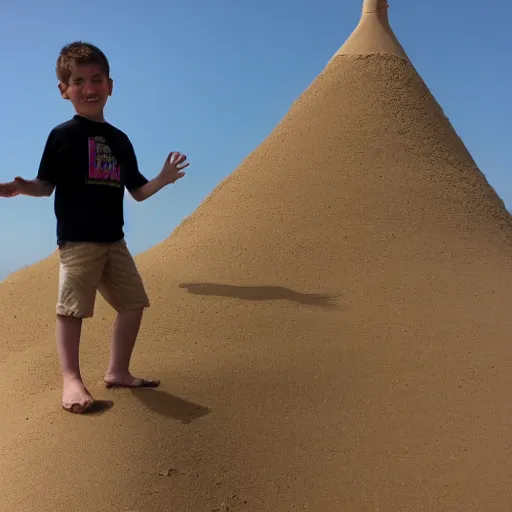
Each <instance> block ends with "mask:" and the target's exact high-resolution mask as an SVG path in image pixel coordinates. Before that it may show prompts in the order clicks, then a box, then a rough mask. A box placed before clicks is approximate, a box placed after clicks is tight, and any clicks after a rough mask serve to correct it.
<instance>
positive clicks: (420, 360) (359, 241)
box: [0, 55, 512, 512]
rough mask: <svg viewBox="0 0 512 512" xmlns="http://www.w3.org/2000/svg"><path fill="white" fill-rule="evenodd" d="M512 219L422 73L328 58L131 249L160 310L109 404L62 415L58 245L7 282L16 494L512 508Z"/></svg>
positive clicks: (22, 506) (171, 505)
mask: <svg viewBox="0 0 512 512" xmlns="http://www.w3.org/2000/svg"><path fill="white" fill-rule="evenodd" d="M511 249H512V221H511V216H510V214H509V213H507V212H506V210H505V207H504V206H503V203H502V202H501V200H500V199H499V198H498V197H497V196H496V194H495V192H494V191H493V190H492V189H491V187H490V186H489V185H488V184H487V181H486V180H485V177H484V176H483V174H482V173H481V172H480V171H479V170H478V169H477V167H476V165H475V163H474V162H473V160H472V159H471V157H470V156H469V154H468V153H467V151H466V149H465V147H464V145H463V144H462V142H461V141H460V140H459V138H458V137H457V135H456V133H455V132H454V131H453V128H452V127H451V125H450V124H449V122H448V120H447V119H446V118H445V116H444V114H443V112H442V110H441V108H440V107H439V106H438V105H437V103H436V102H435V100H434V99H433V98H432V96H431V94H430V92H429V91H428V89H427V88H426V87H425V85H424V83H423V82H422V81H421V79H420V78H419V77H418V76H417V74H416V72H415V70H414V68H413V67H412V66H411V65H410V64H409V63H408V62H406V61H405V60H403V59H400V58H398V57H396V56H391V55H372V56H359V57H358V56H343V55H339V56H337V57H336V58H335V59H333V60H332V61H331V62H330V64H329V65H328V66H327V68H326V69H325V70H324V72H323V73H321V74H320V76H319V77H318V78H317V79H316V80H315V81H314V83H313V84H312V85H311V87H310V88H309V89H308V90H307V91H306V92H305V93H304V94H303V95H302V96H301V97H300V98H299V99H298V100H297V101H296V102H295V103H294V105H293V106H292V108H291V109H290V111H289V112H288V114H287V115H286V116H285V118H284V119H283V120H282V122H281V123H280V124H279V125H278V126H277V127H276V129H275V131H274V132H273V133H272V134H271V135H270V136H269V138H268V139H267V140H266V141H265V142H264V143H263V144H262V145H261V146H260V147H259V148H258V149H257V150H256V151H255V152H254V153H253V154H251V155H249V156H248V157H247V159H246V160H245V161H244V162H242V164H241V165H240V167H239V169H237V171H236V172H235V173H234V174H232V175H231V176H230V177H229V178H228V179H226V180H225V181H224V182H223V183H221V184H220V185H219V187H218V188H217V189H216V190H215V191H214V193H213V194H212V195H211V196H210V197H209V198H208V199H207V200H206V201H205V202H204V203H203V204H202V205H201V206H200V207H199V208H198V209H197V211H196V212H195V213H194V214H193V215H192V216H191V217H189V218H188V219H187V220H186V221H185V222H184V223H183V224H182V225H181V226H180V227H179V228H178V229H177V230H175V232H174V233H173V234H172V236H171V237H170V238H169V239H168V240H166V241H164V242H163V243H162V244H160V245H158V246H157V247H155V248H153V249H151V250H150V251H148V252H147V253H144V254H143V255H141V256H140V257H138V258H137V263H138V265H139V268H140V271H141V273H142V275H143V277H144V279H145V282H146V284H147V288H148V292H149V294H150V298H151V300H152V307H151V308H150V309H149V310H148V311H147V314H146V316H145V318H144V324H143V327H142V330H141V334H140V339H139V343H138V345H137V347H136V351H135V354H134V363H133V370H134V371H135V372H138V373H143V374H144V375H145V376H149V377H155V378H161V379H162V381H163V383H162V386H161V388H159V389H158V390H139V391H128V390H116V391H107V390H105V389H103V387H102V386H101V379H102V375H103V372H104V370H105V367H106V364H107V361H108V349H109V336H110V329H111V322H112V320H113V318H114V317H113V313H112V312H111V311H110V310H109V309H108V307H107V306H106V305H105V303H104V302H103V301H102V299H101V298H99V299H98V303H97V308H96V314H95V318H94V319H93V320H90V321H88V322H87V323H86V324H85V332H84V336H83V345H82V354H83V355H82V366H83V373H84V376H85V379H86V384H87V385H88V386H89V387H90V389H91V391H92V392H93V394H94V395H95V396H96V398H98V399H103V400H108V401H112V402H113V404H110V405H108V404H106V407H105V410H103V411H100V412H98V414H94V415H88V416H77V415H72V414H69V413H66V412H64V411H62V410H61V409H60V393H61V390H60V376H59V373H58V362H57V356H56V352H55V348H54V308H55V298H56V292H57V259H56V257H55V256H51V257H50V258H48V259H47V260H45V261H42V262H40V263H38V264H36V265H34V266H33V267H30V268H28V269H25V270H23V271H21V272H18V273H17V274H14V275H13V276H11V277H10V278H8V279H7V280H6V282H5V283H4V284H3V285H2V287H1V288H0V303H1V304H2V305H3V312H2V315H1V317H0V332H1V343H0V387H1V389H2V394H1V396H0V413H1V414H0V416H1V418H2V419H1V420H0V461H1V464H0V489H1V490H2V492H1V494H0V508H1V510H6V511H9V512H21V511H23V512H36V511H37V512H45V511H48V512H50V511H51V512H69V511H73V512H81V511H84V512H100V511H101V512H105V511H116V512H117V511H130V512H170V511H176V512H188V511H190V512H203V511H205V512H213V511H218V512H219V511H220V512H227V511H228V510H229V511H232V512H236V511H255V512H264V511H273V512H281V511H282V512H292V511H304V510H308V511H314V512H341V511H343V512H352V511H353V512H366V511H372V512H376V511H380V512H388V511H389V512H397V511H408V512H412V511H423V510H424V511H443V512H444V511H461V512H462V511H464V512H467V511H493V512H501V511H503V512H505V511H510V510H511V508H512V448H511V443H510V425H511V422H512V401H511V396H512V376H511V374H510V367H511V364H512V343H511V339H510V333H511V332H512V315H511V314H510V310H511V306H512V298H511V289H512V252H511Z"/></svg>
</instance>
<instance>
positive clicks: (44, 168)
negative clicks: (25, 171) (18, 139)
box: [37, 130, 61, 185]
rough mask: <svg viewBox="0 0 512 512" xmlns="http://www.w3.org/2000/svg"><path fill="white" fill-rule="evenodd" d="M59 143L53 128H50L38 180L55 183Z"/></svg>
mask: <svg viewBox="0 0 512 512" xmlns="http://www.w3.org/2000/svg"><path fill="white" fill-rule="evenodd" d="M59 150H60V145H59V140H58V137H57V133H56V131H55V130H52V131H51V132H50V134H49V135H48V138H47V139H46V144H45V146H44V150H43V154H42V156H41V161H40V162H39V169H38V171H37V177H38V178H39V179H40V180H44V181H47V182H49V183H51V184H52V185H57V183H58V182H59V175H60V167H61V165H60V161H61V159H60V154H59Z"/></svg>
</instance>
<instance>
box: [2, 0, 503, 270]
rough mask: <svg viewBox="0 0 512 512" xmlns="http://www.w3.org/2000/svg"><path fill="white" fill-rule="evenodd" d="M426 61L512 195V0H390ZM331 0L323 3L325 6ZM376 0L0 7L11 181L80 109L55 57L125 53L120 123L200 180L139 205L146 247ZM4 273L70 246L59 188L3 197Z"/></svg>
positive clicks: (264, 126)
mask: <svg viewBox="0 0 512 512" xmlns="http://www.w3.org/2000/svg"><path fill="white" fill-rule="evenodd" d="M390 3H391V9H390V19H391V22H392V25H393V28H394V30H395V32H396V34H397V35H398V37H399V39H400V41H401V42H402V44H403V46H404V47H405V49H406V51H407V52H408V54H409V56H410V57H411V59H412V61H413V62H414V64H415V66H416V68H417V69H418V70H419V72H420V73H421V74H422V76H423V78H424V79H425V81H426V82H427V84H428V86H429V87H430V88H431V90H432V92H433V93H434V94H435V95H436V97H437V99H438V100H439V102H440V103H441V104H442V106H443V108H444V110H445V112H446V113H447V115H448V117H449V118H450V119H451V121H452V123H453V124H454V126H455V128H456V129H457V131H458V133H459V134H460V135H461V136H462V137H463V139H464V141H465V143H466V145H467V146H468V148H469V150H470V151H471V153H472V155H473V157H474V158H475V160H476V161H477V163H478V165H479V166H480V168H481V169H482V171H483V172H484V173H485V174H486V176H487V179H488V180H489V181H490V183H491V184H492V185H493V187H494V188H495V189H496V190H497V192H498V193H499V195H500V196H501V197H502V198H503V199H504V201H505V203H506V204H507V206H509V207H510V206H512V187H511V185H512V178H511V173H510V172H507V171H509V162H510V159H509V155H508V152H506V150H505V148H506V147H507V145H508V144H509V143H510V134H511V133H512V132H511V130H510V125H509V120H510V118H511V117H512V100H511V98H512V97H511V96H510V84H511V82H512V71H511V66H510V65H509V61H510V59H509V54H508V53H507V50H509V49H510V48H512V32H511V31H510V27H509V20H510V18H511V16H512V4H511V3H510V2H509V0H494V1H493V2H481V1H477V0H466V1H463V0H450V1H449V2H447V1H446V0H429V1H428V2H411V1H410V0H390ZM315 4H316V5H315ZM361 5H362V1H361V0H350V1H348V0H318V2H311V1H310V0H308V1H306V0H294V1H292V0H272V1H271V0H260V1H259V2H246V1H240V0H219V1H217V2H213V1H212V0H187V1H172V2H169V1H168V2H164V1H163V0H160V1H158V0H145V1H144V2H141V1H140V0H136V1H135V0H125V1H123V2H121V1H119V0H115V1H114V0H110V1H107V0H102V1H101V2H100V1H98V0H89V1H88V2H85V3H84V2H62V1H61V0H59V1H57V0H47V1H46V2H40V1H39V0H37V1H36V0H25V1H24V2H2V3H1V5H0V47H1V48H2V79H1V80H0V98H1V99H2V115H1V116H0V135H1V136H0V150H1V155H2V160H1V162H2V164H1V166H0V181H10V180H11V179H12V178H13V177H14V176H16V175H18V174H19V175H21V176H23V177H26V178H32V177H34V176H35V174H36V172H37V167H38V164H39V160H40V157H41V151H42V149H43V146H44V143H45V140H46V137H47V135H48V132H49V131H50V130H51V128H52V127H53V126H55V125H56V124H59V123H60V122H62V121H64V120H66V119H68V118H69V117H70V116H71V115H72V114H73V111H72V110H71V106H70V104H69V103H68V102H66V101H64V100H62V99H61V98H60V97H59V94H58V91H57V82H56V77H55V60H56V58H57V55H58V52H59V50H60V48H61V47H62V46H63V45H64V44H65V43H68V42H71V41H73V40H76V39H82V40H87V41H90V42H93V43H95V44H97V45H99V46H100V47H101V48H102V49H103V50H104V51H105V52H106V53H107V56H108V57H109V59H110V62H111V69H112V76H113V78H114V95H113V97H112V98H111V99H110V102H109V104H108V106H107V110H106V115H107V119H108V120H109V121H110V122H112V123H113V124H115V125H117V126H119V127H120V128H121V129H123V130H124V131H125V132H127V133H128V135H129V136H130V137H131V139H132V141H133V143H134V146H135V149H136V152H137V157H138V160H139V164H140V167H141V170H142V171H143V173H144V174H146V176H147V177H148V178H151V177H153V176H154V175H155V174H156V173H157V172H158V171H159V170H160V168H161V166H162V163H163V161H164V159H165V157H166V156H167V154H168V153H169V151H171V150H179V151H183V152H186V153H187V155H188V156H189V160H190V163H191V165H190V167H189V168H188V174H187V177H186V178H184V179H183V180H181V181H180V182H179V183H178V184H177V185H176V186H174V187H172V186H171V187H168V188H167V189H165V190H163V191H161V192H160V193H159V194H158V195H157V196H154V197H153V198H151V199H150V200H149V201H147V202H145V203H140V204H139V203H135V202H133V201H126V203H125V222H126V226H125V232H126V237H127V240H128V242H129V244H130V247H131V248H132V250H133V252H134V253H135V254H137V253H140V252H141V251H144V250H146V249H148V248H149V247H151V246H152V245H154V244H156V243H158V242H159V241H161V240H163V239H165V238H166V237H168V236H169V234H170V233H171V232H172V230H173V229H174V228H175V227H176V225H177V224H178V223H179V222H180V221H181V220H182V219H183V218H184V217H186V216H188V215H189V214H190V213H192V212H193V211H194V210H195V208H196V207H197V206H198V205H199V203H200V202H201V201H202V200H203V199H204V198H205V197H206V196H207V195H208V194H209V193H210V192H211V191H212V189H213V188H214V187H215V186H216V185H217V184H218V183H219V182H220V181H221V180H222V179H223V178H224V177H225V176H227V175H228V174H230V173H231V172H232V171H233V170H234V169H235V168H236V167H237V166H238V164H239V163H240V161H241V160H242V159H243V158H244V157H245V156H246V155H247V154H248V153H249V152H251V151H252V150H253V149H254V148H255V147H256V146H257V145H259V144H260V142H261V141H262V140H263V139H264V138H265V137H266V136H267V135H268V133H269V132H270V131H271V130H272V129H273V127H274V126H275V125H276V123H277V122H279V120H280V119H281V118H282V116H283V115H284V114H285V113H286V111H287V110H288V108H289V107H290V105H291V103H292V102H293V101H294V100H295V99H296V98H297V96H299V95H300V94H301V93H302V91H303V90H304V89H305V88H306V87H308V85H309V84H310V83H311V81H312V80H313V79H314V78H315V77H316V75H317V74H318V73H319V72H320V71H321V70H322V69H323V68H324V66H325V65H326V63H327V62H328V60H329V59H330V58H331V56H332V55H333V54H334V53H335V52H336V50H337V49H338V48H339V47H340V46H341V44H342V43H343V42H344V41H345V39H346V38H347V37H348V35H349V34H350V32H351V31H352V30H353V29H354V27H355V25H356V24H357V22H358V20H359V17H360V11H361ZM0 219H1V223H0V230H1V235H2V237H1V239H2V244H1V250H0V279H2V278H4V277H5V276H6V275H7V274H8V273H10V272H12V271H14V270H16V269H18V268H20V267H23V266H25V265H29V264H31V263H33V262H35V261H38V260H40V259H42V258H44V257H46V256H48V255H49V254H50V253H51V252H52V251H54V249H55V220H54V216H53V197H52V198H51V199H48V198H46V199H35V198H26V197H21V198H15V199H9V200H6V199H0Z"/></svg>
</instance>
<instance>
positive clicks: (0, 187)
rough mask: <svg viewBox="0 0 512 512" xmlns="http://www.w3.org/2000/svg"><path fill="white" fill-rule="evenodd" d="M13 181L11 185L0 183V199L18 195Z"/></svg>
mask: <svg viewBox="0 0 512 512" xmlns="http://www.w3.org/2000/svg"><path fill="white" fill-rule="evenodd" d="M19 193H20V192H19V190H17V189H16V185H15V184H14V181H12V182H11V183H0V197H14V196H17V195H18V194H19Z"/></svg>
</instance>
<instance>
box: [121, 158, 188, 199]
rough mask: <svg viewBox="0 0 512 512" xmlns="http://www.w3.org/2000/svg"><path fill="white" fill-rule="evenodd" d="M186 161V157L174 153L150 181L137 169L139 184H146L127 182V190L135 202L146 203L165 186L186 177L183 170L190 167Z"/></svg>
mask: <svg viewBox="0 0 512 512" xmlns="http://www.w3.org/2000/svg"><path fill="white" fill-rule="evenodd" d="M186 159H187V157H186V156H185V155H183V154H181V153H178V152H177V151H173V152H172V153H170V154H169V156H168V157H167V159H166V161H165V163H164V165H163V167H162V170H161V171H160V172H159V173H158V174H157V175H156V176H155V177H154V178H153V179H152V180H150V181H148V180H146V179H145V178H144V177H143V176H142V175H141V174H140V173H139V171H138V169H137V167H136V168H135V169H136V174H138V175H139V178H140V180H139V182H141V181H142V182H144V183H143V184H142V185H139V186H137V184H136V183H135V182H136V181H137V180H136V179H134V180H133V181H134V183H130V182H127V189H128V191H129V192H130V195H131V196H132V197H133V199H135V201H138V202H141V201H145V200H146V199H148V198H150V197H151V196H153V195H154V194H156V193H157V192H158V191H159V190H161V189H162V188H164V187H165V186H167V185H170V184H171V183H175V182H176V181H177V180H179V179H180V178H183V176H185V173H184V172H183V169H185V168H186V167H188V166H189V163H188V162H187V163H185V161H186Z"/></svg>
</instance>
